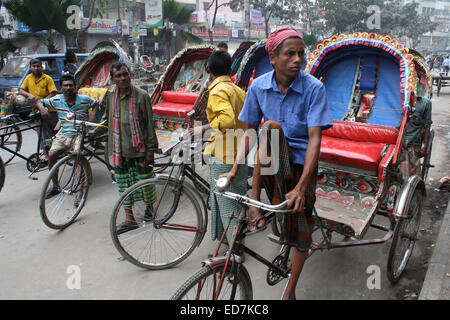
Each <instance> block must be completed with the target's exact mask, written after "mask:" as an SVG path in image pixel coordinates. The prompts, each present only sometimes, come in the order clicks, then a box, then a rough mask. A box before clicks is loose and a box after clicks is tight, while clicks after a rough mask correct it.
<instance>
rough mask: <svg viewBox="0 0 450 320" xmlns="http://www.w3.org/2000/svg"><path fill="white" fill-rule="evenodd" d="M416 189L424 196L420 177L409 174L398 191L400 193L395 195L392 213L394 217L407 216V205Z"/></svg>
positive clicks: (424, 191) (423, 185) (424, 192)
mask: <svg viewBox="0 0 450 320" xmlns="http://www.w3.org/2000/svg"><path fill="white" fill-rule="evenodd" d="M416 189H420V191H421V192H422V194H423V196H424V197H425V196H426V190H425V183H424V182H423V181H422V179H421V178H420V177H418V176H411V177H409V179H408V181H407V182H406V184H405V185H404V186H403V188H402V190H401V191H400V195H399V196H398V197H397V202H396V204H395V209H394V215H395V216H396V217H399V218H406V217H407V216H408V210H407V209H408V205H409V203H410V202H411V199H412V197H413V194H414V191H415V190H416Z"/></svg>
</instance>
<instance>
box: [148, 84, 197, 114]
mask: <svg viewBox="0 0 450 320" xmlns="http://www.w3.org/2000/svg"><path fill="white" fill-rule="evenodd" d="M197 98H198V94H195V93H191V92H178V91H163V92H162V93H161V102H159V103H158V104H156V105H154V106H153V114H155V115H157V116H160V117H169V118H182V119H185V120H186V121H189V116H190V115H191V114H192V113H193V112H194V104H195V101H196V100H197Z"/></svg>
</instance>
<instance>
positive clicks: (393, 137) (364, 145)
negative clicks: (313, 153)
mask: <svg viewBox="0 0 450 320" xmlns="http://www.w3.org/2000/svg"><path fill="white" fill-rule="evenodd" d="M397 137H398V130H397V129H395V128H391V127H383V126H377V125H370V124H366V123H358V122H346V121H333V127H332V128H330V129H327V130H325V131H323V135H322V145H321V149H320V152H321V155H320V160H321V161H324V162H331V163H337V164H340V165H345V166H349V167H355V168H359V169H364V170H369V171H373V172H374V173H375V174H376V173H377V172H378V168H379V167H380V163H381V160H382V157H383V156H385V155H383V151H385V150H386V148H385V146H386V145H395V144H396V142H397ZM386 155H387V156H390V153H389V152H388V153H387V154H386Z"/></svg>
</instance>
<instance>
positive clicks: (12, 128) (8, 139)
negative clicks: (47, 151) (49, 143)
mask: <svg viewBox="0 0 450 320" xmlns="http://www.w3.org/2000/svg"><path fill="white" fill-rule="evenodd" d="M39 119H40V114H39V113H31V114H30V115H29V116H28V119H27V120H22V119H21V118H20V117H19V115H18V114H14V113H12V114H10V115H7V116H4V117H1V118H0V151H2V152H1V153H0V155H2V157H3V159H4V164H5V165H7V164H8V163H10V162H11V161H12V160H13V159H14V157H15V156H17V157H19V158H21V159H23V160H25V161H26V166H27V169H28V171H30V175H29V177H30V178H31V176H32V175H33V174H34V173H35V172H37V171H40V170H42V169H44V168H45V167H46V166H47V160H46V159H45V157H44V153H43V152H42V151H41V150H40V145H41V141H42V125H41V121H39ZM20 126H24V128H20ZM35 129H37V130H36V133H37V135H38V143H37V146H36V152H35V153H33V154H32V155H31V156H29V157H26V156H23V155H22V154H20V149H21V147H22V132H24V131H28V130H35ZM3 151H4V152H3Z"/></svg>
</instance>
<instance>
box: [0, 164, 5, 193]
mask: <svg viewBox="0 0 450 320" xmlns="http://www.w3.org/2000/svg"><path fill="white" fill-rule="evenodd" d="M4 184H5V165H4V164H3V160H2V157H0V191H2V188H3V185H4Z"/></svg>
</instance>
